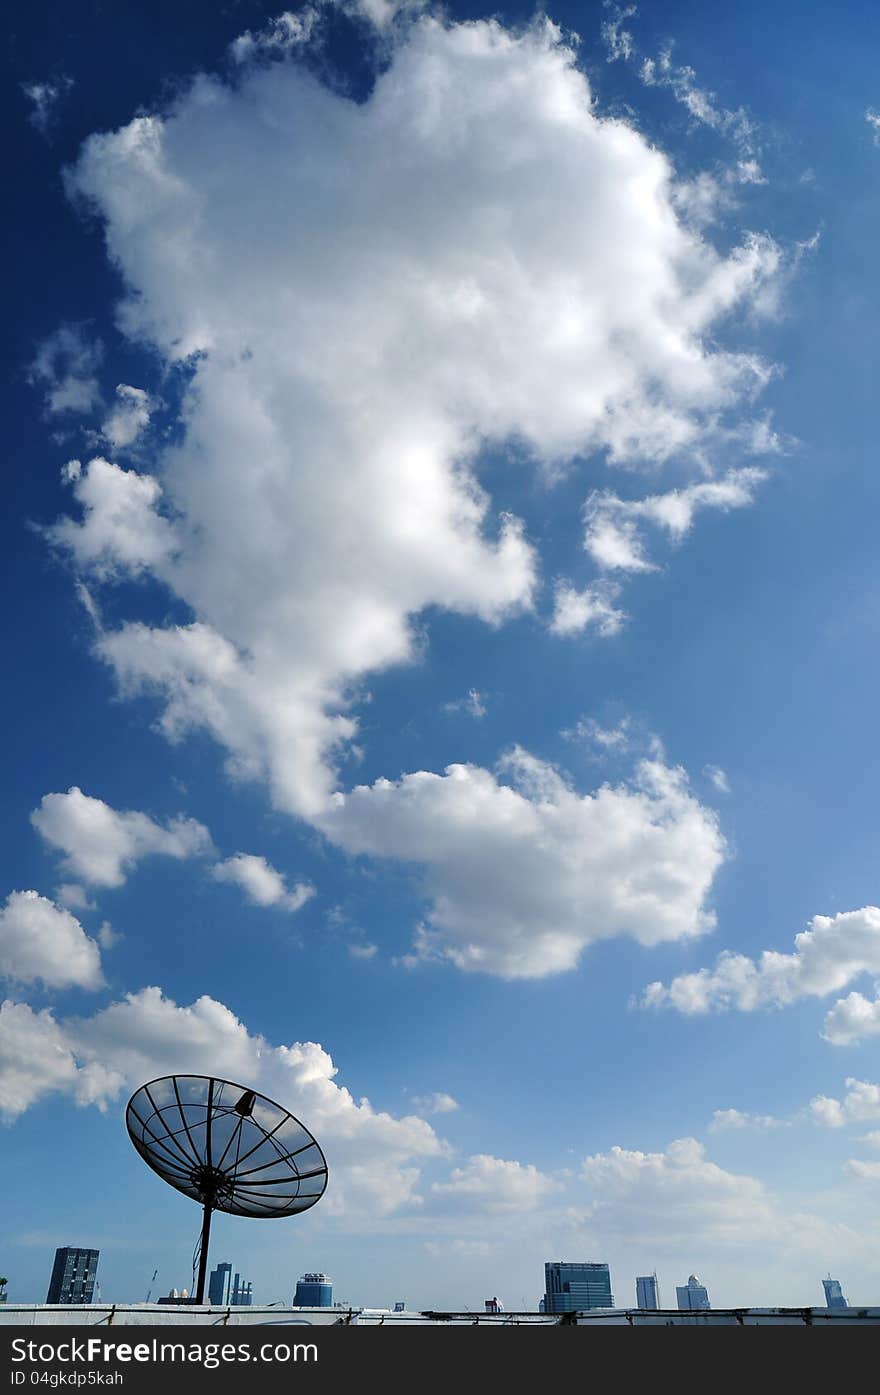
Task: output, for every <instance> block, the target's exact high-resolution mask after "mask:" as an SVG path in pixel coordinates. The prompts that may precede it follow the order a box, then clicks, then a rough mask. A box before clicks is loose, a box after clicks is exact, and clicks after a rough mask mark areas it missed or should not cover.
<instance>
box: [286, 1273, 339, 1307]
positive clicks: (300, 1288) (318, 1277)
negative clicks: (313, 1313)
mask: <svg viewBox="0 0 880 1395" xmlns="http://www.w3.org/2000/svg"><path fill="white" fill-rule="evenodd" d="M293 1306H294V1307H295V1308H332V1307H333V1280H332V1279H331V1278H329V1276H328V1275H327V1274H303V1276H302V1278H301V1279H298V1280H297V1284H296V1293H295V1294H294V1295H293Z"/></svg>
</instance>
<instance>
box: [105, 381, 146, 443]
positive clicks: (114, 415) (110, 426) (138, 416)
mask: <svg viewBox="0 0 880 1395" xmlns="http://www.w3.org/2000/svg"><path fill="white" fill-rule="evenodd" d="M151 412H152V403H151V401H150V394H149V393H148V392H145V391H144V389H143V388H136V387H129V385H128V384H127V383H118V384H117V387H116V405H115V406H114V407H113V409H112V411H111V412H110V414H109V415H108V416H107V417H105V419H104V423H103V425H102V427H101V434H102V435H103V436H104V437H105V438H106V439H107V440H108V441H109V442H110V445H111V446H112V447H113V449H114V450H122V449H124V448H125V447H126V446H130V445H133V444H134V442H135V441H136V440H137V438H138V436H140V434H141V432H142V431H144V430H145V429H146V427H147V426H149V423H150V414H151Z"/></svg>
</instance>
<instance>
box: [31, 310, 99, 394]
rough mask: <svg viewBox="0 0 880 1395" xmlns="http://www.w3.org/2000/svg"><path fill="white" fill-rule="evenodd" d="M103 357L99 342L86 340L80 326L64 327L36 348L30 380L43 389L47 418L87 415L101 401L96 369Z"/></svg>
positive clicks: (82, 328) (69, 325)
mask: <svg viewBox="0 0 880 1395" xmlns="http://www.w3.org/2000/svg"><path fill="white" fill-rule="evenodd" d="M103 356H104V348H103V345H102V344H101V341H100V340H99V339H88V338H87V337H86V333H85V329H84V327H83V326H82V325H77V324H65V325H61V327H60V328H59V329H56V330H55V332H54V333H53V334H50V335H49V336H48V338H46V339H44V340H43V341H42V343H41V344H40V345H39V346H38V348H37V352H36V355H35V357H34V360H33V362H32V363H31V365H30V369H29V378H30V381H31V382H32V383H33V384H34V385H35V386H38V387H41V388H42V389H43V394H44V399H43V400H44V403H45V407H46V411H47V412H48V413H49V415H50V416H56V415H59V414H61V413H64V412H78V413H88V412H91V411H92V409H93V408H94V407H95V406H97V404H98V403H99V402H100V400H101V388H100V385H99V383H98V378H97V370H98V367H99V366H100V363H101V359H102V358H103Z"/></svg>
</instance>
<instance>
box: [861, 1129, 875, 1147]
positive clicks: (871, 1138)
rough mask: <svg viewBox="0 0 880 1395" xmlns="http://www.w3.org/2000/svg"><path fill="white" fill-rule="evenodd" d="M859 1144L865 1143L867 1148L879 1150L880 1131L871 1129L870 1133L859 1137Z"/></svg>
mask: <svg viewBox="0 0 880 1395" xmlns="http://www.w3.org/2000/svg"><path fill="white" fill-rule="evenodd" d="M859 1142H860V1143H867V1144H868V1147H869V1148H880V1129H871V1131H870V1133H863V1134H860V1135H859Z"/></svg>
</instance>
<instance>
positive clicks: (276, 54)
mask: <svg viewBox="0 0 880 1395" xmlns="http://www.w3.org/2000/svg"><path fill="white" fill-rule="evenodd" d="M319 20H320V13H319V10H318V8H317V7H316V6H313V5H306V6H305V7H304V8H303V9H302V10H300V12H299V14H291V12H290V11H289V10H285V11H284V13H283V14H280V15H278V16H277V18H275V19H271V20H270V21H269V23H268V24H267V25H266V26H265V28H263V29H258V30H257V32H256V33H254V32H253V31H252V30H250V29H246V30H245V31H244V33H243V34H239V35H238V38H236V39H233V41H232V43H231V44H230V45H229V51H230V53H231V54H232V57H233V58H234V60H235V62H236V63H253V62H254V61H255V60H256V59H258V58H262V57H269V58H280V57H282V56H283V55H285V54H289V53H291V52H292V51H293V50H294V49H297V48H301V47H302V45H304V44H307V43H309V42H310V41H313V40H314V36H315V27H316V25H317V23H318V22H319Z"/></svg>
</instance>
